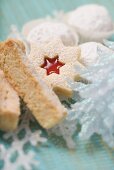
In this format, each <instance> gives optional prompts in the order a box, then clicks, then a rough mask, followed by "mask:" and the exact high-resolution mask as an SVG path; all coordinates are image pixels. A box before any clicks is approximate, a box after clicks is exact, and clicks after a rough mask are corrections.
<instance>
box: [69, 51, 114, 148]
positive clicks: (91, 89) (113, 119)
mask: <svg viewBox="0 0 114 170" xmlns="http://www.w3.org/2000/svg"><path fill="white" fill-rule="evenodd" d="M98 54H99V55H100V58H101V59H100V61H99V62H98V63H97V64H95V65H94V66H93V67H90V68H89V69H88V70H86V71H82V72H81V74H82V76H83V77H84V78H86V79H88V80H90V81H91V83H90V84H86V85H84V84H82V83H78V84H77V83H73V82H72V83H71V87H72V88H73V89H74V90H76V91H79V93H80V96H81V97H82V99H83V100H82V101H80V102H77V103H75V104H74V105H73V106H72V111H73V112H75V119H77V120H79V121H80V123H81V125H82V129H81V132H80V133H79V136H80V137H81V138H82V139H89V138H90V137H91V136H92V135H93V134H94V133H98V134H100V135H102V138H103V140H104V141H105V142H106V143H107V144H108V145H109V146H110V147H114V102H113V98H114V55H111V56H108V55H105V54H104V53H103V52H102V51H101V50H100V49H98ZM77 108H78V109H77Z"/></svg>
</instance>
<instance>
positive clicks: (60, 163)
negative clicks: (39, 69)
mask: <svg viewBox="0 0 114 170" xmlns="http://www.w3.org/2000/svg"><path fill="white" fill-rule="evenodd" d="M87 3H98V4H102V5H104V6H106V7H107V8H108V10H109V12H110V14H111V15H112V18H113V20H114V0H94V1H92V0H0V40H3V39H5V38H6V36H7V34H8V33H9V30H10V25H11V24H16V25H17V26H18V28H19V29H21V27H22V25H23V24H24V23H26V22H27V21H29V20H32V19H36V18H39V17H44V16H46V15H50V14H52V13H53V11H54V10H64V11H69V10H72V9H74V8H76V7H77V6H79V5H82V4H87ZM75 140H76V142H77V147H76V150H74V151H71V150H69V149H67V148H66V146H65V143H64V141H63V140H62V139H60V138H55V137H53V138H49V139H48V142H47V147H46V146H41V147H39V148H38V155H37V159H38V160H40V166H39V168H38V170H114V150H113V149H110V148H109V147H108V146H107V145H106V144H105V143H104V142H103V141H102V139H101V138H100V137H99V136H97V135H95V136H94V137H93V138H92V139H91V140H90V141H88V143H86V142H85V141H80V140H79V139H77V138H76V139H75Z"/></svg>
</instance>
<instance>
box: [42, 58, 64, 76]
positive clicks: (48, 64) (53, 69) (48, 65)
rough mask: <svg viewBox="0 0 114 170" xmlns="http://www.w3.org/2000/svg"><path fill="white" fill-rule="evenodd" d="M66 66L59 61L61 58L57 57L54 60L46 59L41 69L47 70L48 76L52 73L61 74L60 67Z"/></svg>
mask: <svg viewBox="0 0 114 170" xmlns="http://www.w3.org/2000/svg"><path fill="white" fill-rule="evenodd" d="M64 65H65V64H64V63H62V62H60V61H59V57H58V56H56V57H54V58H49V57H45V58H44V63H43V64H42V65H41V68H44V69H46V71H47V75H50V74H52V73H56V74H60V67H62V66H64Z"/></svg>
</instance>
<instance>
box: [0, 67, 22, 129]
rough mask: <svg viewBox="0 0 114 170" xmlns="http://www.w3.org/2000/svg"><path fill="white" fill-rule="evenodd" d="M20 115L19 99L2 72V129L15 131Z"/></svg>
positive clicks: (0, 79)
mask: <svg viewBox="0 0 114 170" xmlns="http://www.w3.org/2000/svg"><path fill="white" fill-rule="evenodd" d="M19 115H20V103H19V97H18V95H17V93H16V91H14V89H13V88H12V87H11V85H10V84H9V83H8V81H7V80H6V78H5V76H4V73H3V71H2V70H0V129H1V130H5V131H10V130H14V129H16V127H17V124H18V120H19Z"/></svg>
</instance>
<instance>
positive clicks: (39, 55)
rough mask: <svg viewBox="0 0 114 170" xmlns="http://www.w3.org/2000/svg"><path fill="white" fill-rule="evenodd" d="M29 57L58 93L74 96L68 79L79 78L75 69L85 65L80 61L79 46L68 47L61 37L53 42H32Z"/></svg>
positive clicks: (36, 69)
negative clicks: (39, 43) (38, 43)
mask: <svg viewBox="0 0 114 170" xmlns="http://www.w3.org/2000/svg"><path fill="white" fill-rule="evenodd" d="M28 57H29V61H30V63H31V65H33V67H34V70H35V71H36V72H37V73H40V75H41V76H42V78H43V80H44V81H45V82H46V83H47V84H48V85H49V86H51V87H52V89H53V90H54V91H55V92H56V93H57V94H61V95H63V96H67V97H71V96H72V94H73V91H72V89H71V88H70V87H69V85H68V83H67V80H68V79H70V80H75V81H78V80H79V77H80V76H79V74H78V73H76V71H75V67H81V68H83V65H81V63H79V62H78V59H79V58H80V48H79V47H66V46H64V45H63V43H62V41H61V40H60V39H53V40H51V42H48V43H45V44H41V45H37V44H36V43H34V44H31V51H30V55H29V56H28Z"/></svg>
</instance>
